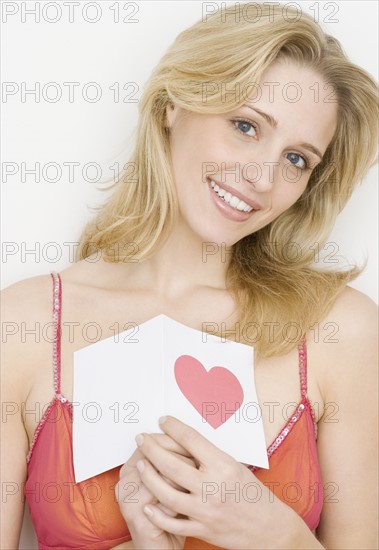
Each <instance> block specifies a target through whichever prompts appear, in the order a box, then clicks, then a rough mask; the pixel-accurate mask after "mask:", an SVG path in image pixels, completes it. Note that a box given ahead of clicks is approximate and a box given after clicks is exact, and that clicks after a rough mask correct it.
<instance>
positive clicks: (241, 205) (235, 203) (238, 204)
mask: <svg viewBox="0 0 379 550" xmlns="http://www.w3.org/2000/svg"><path fill="white" fill-rule="evenodd" d="M211 186H212V187H213V189H214V190H215V191H216V193H217V194H218V195H219V196H220V197H222V198H223V199H224V201H225V202H227V203H228V204H229V205H230V206H232V207H233V208H235V209H236V210H241V211H243V212H251V211H252V210H253V208H252V207H251V206H249V205H248V204H246V202H244V201H241V200H240V199H239V198H238V197H235V196H234V195H232V194H231V193H229V192H228V191H225V189H222V188H221V187H219V186H218V185H217V183H215V182H214V181H212V180H211Z"/></svg>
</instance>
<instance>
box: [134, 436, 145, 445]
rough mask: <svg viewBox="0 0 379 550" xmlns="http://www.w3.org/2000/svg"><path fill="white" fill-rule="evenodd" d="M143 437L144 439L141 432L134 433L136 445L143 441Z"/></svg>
mask: <svg viewBox="0 0 379 550" xmlns="http://www.w3.org/2000/svg"><path fill="white" fill-rule="evenodd" d="M144 439H145V438H144V437H143V435H142V434H138V435H136V443H137V445H142V443H143V442H144Z"/></svg>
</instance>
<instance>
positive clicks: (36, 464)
mask: <svg viewBox="0 0 379 550" xmlns="http://www.w3.org/2000/svg"><path fill="white" fill-rule="evenodd" d="M51 276H52V280H53V322H54V326H55V341H54V344H53V374H54V397H53V398H52V400H51V402H50V404H49V405H48V407H47V408H46V410H45V412H44V414H43V416H42V418H41V420H40V422H39V424H38V426H37V428H36V430H35V433H34V436H33V440H32V442H31V445H30V450H29V453H28V455H27V458H26V460H27V470H28V476H27V480H26V483H25V486H24V495H25V497H26V500H27V502H28V506H29V510H30V515H31V518H32V521H33V524H34V528H35V530H36V534H37V538H38V545H39V549H40V550H51V549H54V550H58V549H70V550H109V549H111V548H113V547H115V546H117V545H119V544H121V543H122V542H125V541H129V540H131V536H130V533H129V530H128V527H127V524H126V522H125V520H124V518H123V517H122V515H121V512H120V509H119V504H118V503H117V501H116V497H115V491H114V487H115V485H116V484H117V482H118V480H119V471H120V468H121V465H120V466H118V467H116V468H113V469H112V470H108V471H107V472H103V473H102V474H100V475H97V476H95V477H92V478H90V479H87V480H85V481H82V482H80V483H75V477H74V469H73V456H72V404H71V403H70V402H69V401H68V400H67V399H66V398H65V397H64V396H63V395H62V394H61V390H60V344H61V341H60V336H61V310H62V284H61V279H60V276H59V274H58V273H56V272H52V273H51ZM298 352H299V376H300V392H301V400H300V402H299V403H298V404H297V406H296V408H295V410H294V412H293V416H292V417H291V418H290V419H289V420H288V421H287V422H286V423H285V425H284V426H283V428H282V429H281V431H280V432H279V434H278V435H277V437H276V438H275V439H274V441H273V442H272V443H271V444H270V445H269V447H268V449H267V452H268V456H269V465H270V469H269V470H265V469H263V468H256V467H254V466H249V468H250V470H251V471H252V472H253V474H254V476H256V477H257V478H258V479H259V480H260V481H261V482H262V483H264V484H265V485H266V486H267V487H268V488H269V489H270V490H272V491H273V493H274V494H275V495H276V496H277V497H278V498H280V499H281V500H283V501H284V502H285V503H286V504H288V506H291V507H292V508H293V509H294V510H295V511H296V512H297V513H298V514H299V515H300V516H301V517H302V518H303V520H304V521H305V523H306V524H307V525H308V527H309V529H310V530H311V531H314V530H315V529H316V527H317V525H318V523H319V520H320V514H321V510H322V503H323V487H322V483H321V475H320V467H319V462H318V457H317V447H316V437H317V429H316V424H315V422H314V416H313V411H312V408H311V405H310V402H309V400H308V397H307V350H306V342H305V339H304V340H302V341H301V342H300V343H299V346H298ZM184 548H185V549H190V548H192V549H195V548H196V550H201V549H204V550H205V549H212V548H213V549H215V548H217V547H215V546H212V545H210V544H208V543H206V542H204V541H201V540H198V539H194V538H187V539H186V542H185V547H184Z"/></svg>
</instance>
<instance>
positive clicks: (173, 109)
mask: <svg viewBox="0 0 379 550" xmlns="http://www.w3.org/2000/svg"><path fill="white" fill-rule="evenodd" d="M178 111H179V107H177V106H176V105H175V104H174V103H168V104H167V107H166V124H165V126H166V128H171V127H172V125H173V124H174V122H175V119H176V116H177V114H178Z"/></svg>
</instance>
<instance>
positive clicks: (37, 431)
mask: <svg viewBox="0 0 379 550" xmlns="http://www.w3.org/2000/svg"><path fill="white" fill-rule="evenodd" d="M57 401H58V398H57V396H56V395H55V396H54V397H53V399H52V400H51V401H50V403H49V405H48V406H47V408H46V410H45V412H44V413H43V415H42V417H41V419H40V421H39V422H38V425H37V428H36V429H35V432H34V435H33V439H32V442H31V444H30V448H29V452H28V454H27V455H26V463H27V464H29V462H30V459H31V458H32V454H33V450H34V447H35V446H36V443H37V441H38V437H39V435H40V433H41V431H42V428H43V427H44V426H45V424H46V421H47V419H48V417H49V414H50V411H51V410H52V408H53V407H54V406H55V404H56V402H57ZM64 403H66V404H67V407H68V408H69V411H70V412H72V403H70V402H69V401H67V400H66V401H65V402H64Z"/></svg>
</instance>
